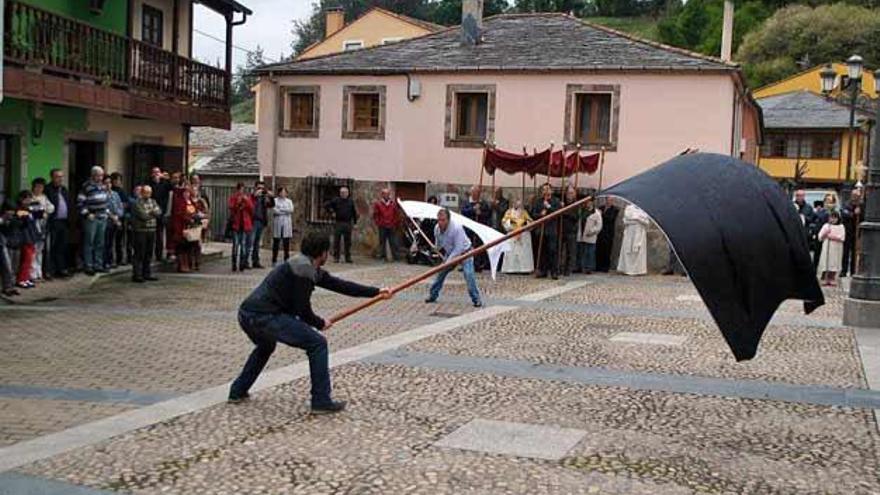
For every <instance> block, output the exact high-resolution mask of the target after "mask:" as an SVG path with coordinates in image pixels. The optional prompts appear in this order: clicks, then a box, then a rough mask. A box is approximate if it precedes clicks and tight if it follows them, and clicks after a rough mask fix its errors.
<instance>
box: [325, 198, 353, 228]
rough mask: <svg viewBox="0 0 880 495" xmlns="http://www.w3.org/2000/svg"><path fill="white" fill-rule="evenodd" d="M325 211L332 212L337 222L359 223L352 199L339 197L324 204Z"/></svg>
mask: <svg viewBox="0 0 880 495" xmlns="http://www.w3.org/2000/svg"><path fill="white" fill-rule="evenodd" d="M324 209H325V210H327V211H329V212H332V213H333V215H334V217H335V218H336V221H337V222H340V223H351V224H355V223H357V221H358V213H357V208H355V207H354V201H352V200H351V197H348V198H342V197H339V196H337V197H335V198H333V199H331V200H330V201H327V202H326V203H324Z"/></svg>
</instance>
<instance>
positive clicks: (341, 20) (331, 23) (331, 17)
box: [324, 7, 345, 39]
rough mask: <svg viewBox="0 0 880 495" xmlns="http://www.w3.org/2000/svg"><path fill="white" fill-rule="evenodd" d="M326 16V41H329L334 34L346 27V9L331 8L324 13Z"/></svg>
mask: <svg viewBox="0 0 880 495" xmlns="http://www.w3.org/2000/svg"><path fill="white" fill-rule="evenodd" d="M324 15H325V16H326V18H325V22H324V24H326V27H325V31H324V39H327V38H329V37H330V36H331V35H332V34H333V33H335V32H336V31H339V30H340V29H342V28H344V27H345V9H343V8H342V7H330V8H328V9H327V10H325V11H324Z"/></svg>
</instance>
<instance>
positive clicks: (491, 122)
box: [445, 84, 495, 148]
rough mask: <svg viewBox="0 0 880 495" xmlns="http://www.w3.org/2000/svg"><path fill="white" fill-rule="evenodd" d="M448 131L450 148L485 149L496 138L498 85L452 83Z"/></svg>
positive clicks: (446, 141) (448, 90)
mask: <svg viewBox="0 0 880 495" xmlns="http://www.w3.org/2000/svg"><path fill="white" fill-rule="evenodd" d="M445 133H446V134H445V144H446V147H449V148H481V147H483V146H484V143H486V142H492V141H494V139H495V85H494V84H450V85H448V86H447V87H446V129H445Z"/></svg>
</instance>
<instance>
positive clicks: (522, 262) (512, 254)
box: [501, 199, 535, 273]
mask: <svg viewBox="0 0 880 495" xmlns="http://www.w3.org/2000/svg"><path fill="white" fill-rule="evenodd" d="M531 221H532V217H530V216H529V212H527V211H526V209H525V208H523V205H522V200H519V199H518V200H516V202H514V204H513V208H510V209H508V210H507V211H506V212H504V218H502V219H501V226H502V227H504V230H505V231H507V232H513V231H514V230H516V229H518V228H520V227H522V226H523V225H526V224H527V223H530V222H531ZM510 244H511V249H510V251H508V252H506V253H504V264H503V265H501V272H502V273H532V272H533V271H534V270H535V263H534V260H533V259H532V236H531V235H529V233H528V232H527V233H525V234H522V235H518V236H516V237H515V238H514V239H511V240H510Z"/></svg>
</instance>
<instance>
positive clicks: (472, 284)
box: [430, 258, 480, 304]
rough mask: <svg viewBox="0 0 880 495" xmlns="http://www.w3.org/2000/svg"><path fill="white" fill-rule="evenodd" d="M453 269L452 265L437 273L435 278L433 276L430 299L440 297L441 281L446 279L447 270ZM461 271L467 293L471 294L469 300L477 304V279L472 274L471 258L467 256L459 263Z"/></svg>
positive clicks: (478, 299) (472, 264)
mask: <svg viewBox="0 0 880 495" xmlns="http://www.w3.org/2000/svg"><path fill="white" fill-rule="evenodd" d="M454 269H455V268H454V267H453V268H450V269H449V270H445V271H442V272H440V273H438V274H437V278H435V279H434V283H433V284H431V295H430V297H431V300H434V301H436V300H437V298H438V297H440V291H441V290H442V289H443V282H445V281H446V276H447V275H449V272H451V271H452V270H454ZM461 273H462V274H463V275H464V280H465V282H467V288H468V294H470V296H471V302H473V303H474V304H479V303H480V289H478V288H477V279H476V278H475V276H474V259H473V258H468V259H466V260H465V261H463V262H462V263H461Z"/></svg>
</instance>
